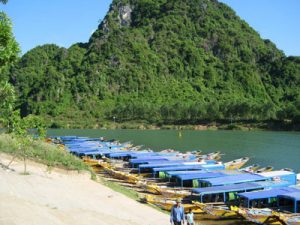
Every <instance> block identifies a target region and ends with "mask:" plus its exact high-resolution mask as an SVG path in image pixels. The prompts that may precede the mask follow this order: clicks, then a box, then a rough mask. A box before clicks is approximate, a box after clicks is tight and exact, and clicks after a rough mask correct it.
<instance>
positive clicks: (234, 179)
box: [201, 173, 268, 186]
mask: <svg viewBox="0 0 300 225" xmlns="http://www.w3.org/2000/svg"><path fill="white" fill-rule="evenodd" d="M264 180H268V178H266V177H263V176H260V175H257V174H248V173H247V174H239V175H232V176H226V177H217V178H211V179H207V180H203V181H201V182H205V183H209V184H210V185H211V186H220V185H229V184H239V183H246V182H255V181H264Z"/></svg>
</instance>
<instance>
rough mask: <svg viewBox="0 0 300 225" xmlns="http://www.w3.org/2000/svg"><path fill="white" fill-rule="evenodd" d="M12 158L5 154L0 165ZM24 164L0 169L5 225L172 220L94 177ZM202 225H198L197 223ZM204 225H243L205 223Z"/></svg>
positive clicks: (150, 224)
mask: <svg viewBox="0 0 300 225" xmlns="http://www.w3.org/2000/svg"><path fill="white" fill-rule="evenodd" d="M10 158H11V157H10V156H8V155H4V154H1V153H0V163H3V164H5V165H6V164H7V163H8V161H9V160H10ZM27 166H28V172H29V173H30V174H29V175H21V174H20V173H21V172H22V171H23V163H22V161H16V162H14V163H13V164H12V166H11V168H13V169H14V170H15V171H7V170H5V169H3V168H1V167H0V225H41V224H43V225H70V224H72V225H91V224H97V225H101V224H103V225H104V224H105V225H118V224H122V225H165V224H170V223H169V216H168V215H167V214H165V213H162V212H159V211H157V210H155V209H153V208H151V207H149V206H147V205H143V204H141V203H139V202H137V201H134V200H132V199H130V198H127V197H126V196H124V195H122V194H120V193H118V192H115V191H113V190H111V189H109V188H108V187H106V186H103V185H101V184H99V183H97V182H94V181H92V180H91V179H90V175H89V174H88V173H86V174H78V173H77V172H68V171H64V170H60V169H52V170H51V171H50V172H49V171H48V170H47V168H46V166H44V165H41V164H38V163H35V162H28V165H27ZM197 224H198V223H197ZM201 224H203V225H204V224H209V225H214V224H223V225H224V224H228V225H229V224H241V222H240V221H206V222H204V221H202V222H201Z"/></svg>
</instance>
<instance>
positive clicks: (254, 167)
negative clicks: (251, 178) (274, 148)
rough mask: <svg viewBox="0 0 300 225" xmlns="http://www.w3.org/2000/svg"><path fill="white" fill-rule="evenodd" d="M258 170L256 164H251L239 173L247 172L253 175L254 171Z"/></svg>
mask: <svg viewBox="0 0 300 225" xmlns="http://www.w3.org/2000/svg"><path fill="white" fill-rule="evenodd" d="M258 168H259V165H258V164H252V165H250V166H247V167H244V168H241V169H240V171H243V172H248V173H254V172H255V171H256V170H258Z"/></svg>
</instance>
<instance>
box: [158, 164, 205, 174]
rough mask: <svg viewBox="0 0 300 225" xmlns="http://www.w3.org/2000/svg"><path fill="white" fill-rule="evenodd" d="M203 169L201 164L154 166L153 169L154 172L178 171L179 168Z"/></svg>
mask: <svg viewBox="0 0 300 225" xmlns="http://www.w3.org/2000/svg"><path fill="white" fill-rule="evenodd" d="M193 169H194V170H201V169H203V167H202V166H201V165H199V164H198V165H184V164H179V165H174V166H168V165H166V167H154V168H153V169H152V170H153V172H166V171H177V170H193Z"/></svg>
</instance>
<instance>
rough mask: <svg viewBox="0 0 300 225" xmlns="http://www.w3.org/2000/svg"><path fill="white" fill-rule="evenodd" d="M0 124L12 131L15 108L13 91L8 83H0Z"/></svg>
mask: <svg viewBox="0 0 300 225" xmlns="http://www.w3.org/2000/svg"><path fill="white" fill-rule="evenodd" d="M0 99H1V101H0V122H1V123H2V124H3V125H4V127H5V128H6V129H7V132H9V133H10V132H12V131H13V121H12V119H13V113H14V108H15V101H16V96H15V90H14V88H13V86H12V85H11V84H9V83H8V82H2V83H0Z"/></svg>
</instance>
